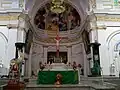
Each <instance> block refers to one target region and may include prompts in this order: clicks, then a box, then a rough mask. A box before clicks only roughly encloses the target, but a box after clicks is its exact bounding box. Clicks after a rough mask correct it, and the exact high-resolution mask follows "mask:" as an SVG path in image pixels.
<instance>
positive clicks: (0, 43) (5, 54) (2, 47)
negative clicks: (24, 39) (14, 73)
mask: <svg viewBox="0 0 120 90" xmlns="http://www.w3.org/2000/svg"><path fill="white" fill-rule="evenodd" d="M0 32H1V33H3V34H4V35H5V37H6V38H7V40H8V42H7V41H5V39H3V36H1V35H0V56H1V57H2V58H3V65H4V66H5V68H9V63H10V60H11V59H13V58H14V57H15V43H16V40H17V30H16V29H10V30H9V29H8V28H7V27H6V26H0Z"/></svg>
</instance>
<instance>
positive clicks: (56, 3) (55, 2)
mask: <svg viewBox="0 0 120 90" xmlns="http://www.w3.org/2000/svg"><path fill="white" fill-rule="evenodd" d="M63 1H64V0H52V3H53V4H55V5H61V4H63Z"/></svg>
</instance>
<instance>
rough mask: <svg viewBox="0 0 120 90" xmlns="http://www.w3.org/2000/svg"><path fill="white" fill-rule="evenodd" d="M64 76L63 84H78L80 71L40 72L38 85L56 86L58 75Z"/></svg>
mask: <svg viewBox="0 0 120 90" xmlns="http://www.w3.org/2000/svg"><path fill="white" fill-rule="evenodd" d="M59 73H60V74H61V75H62V84H78V82H79V80H78V79H79V77H78V71H77V70H76V71H74V70H66V71H64V70H63V71H55V70H54V71H39V72H38V79H37V84H55V82H56V75H57V74H59Z"/></svg>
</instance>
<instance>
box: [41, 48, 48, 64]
mask: <svg viewBox="0 0 120 90" xmlns="http://www.w3.org/2000/svg"><path fill="white" fill-rule="evenodd" d="M47 50H48V46H43V62H42V63H47Z"/></svg>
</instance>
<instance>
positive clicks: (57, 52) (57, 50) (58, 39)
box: [55, 34, 61, 58]
mask: <svg viewBox="0 0 120 90" xmlns="http://www.w3.org/2000/svg"><path fill="white" fill-rule="evenodd" d="M60 40H61V37H59V34H57V35H56V37H55V41H56V56H57V58H59V45H60Z"/></svg>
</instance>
